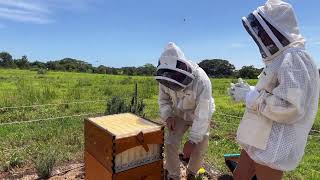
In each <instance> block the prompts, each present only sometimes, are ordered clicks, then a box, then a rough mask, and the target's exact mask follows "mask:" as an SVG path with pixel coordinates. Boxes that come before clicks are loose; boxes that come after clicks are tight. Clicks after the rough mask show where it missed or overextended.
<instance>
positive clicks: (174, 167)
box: [165, 119, 189, 180]
mask: <svg viewBox="0 0 320 180" xmlns="http://www.w3.org/2000/svg"><path fill="white" fill-rule="evenodd" d="M188 127H189V126H188V125H187V124H186V123H185V121H183V120H180V119H176V126H175V130H174V131H169V133H168V136H167V137H166V141H165V152H166V154H165V159H166V164H165V169H166V170H167V171H168V173H169V174H168V175H169V177H170V178H172V179H178V180H179V179H180V159H179V146H180V143H181V140H182V137H183V135H184V133H185V132H186V130H187V129H188ZM168 179H169V178H168Z"/></svg>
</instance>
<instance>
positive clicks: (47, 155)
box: [34, 148, 57, 179]
mask: <svg viewBox="0 0 320 180" xmlns="http://www.w3.org/2000/svg"><path fill="white" fill-rule="evenodd" d="M56 156H57V153H56V152H55V151H54V150H51V149H49V148H48V149H46V150H45V151H44V152H42V153H39V154H38V156H37V157H36V159H35V161H34V164H35V168H36V170H37V174H38V177H39V178H40V179H47V178H49V177H50V176H51V174H52V170H53V167H54V165H55V163H56V160H57V157H56Z"/></svg>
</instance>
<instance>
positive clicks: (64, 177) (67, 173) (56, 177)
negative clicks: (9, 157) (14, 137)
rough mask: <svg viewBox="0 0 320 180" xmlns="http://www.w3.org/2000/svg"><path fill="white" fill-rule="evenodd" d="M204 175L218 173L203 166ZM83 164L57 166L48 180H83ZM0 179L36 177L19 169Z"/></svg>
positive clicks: (0, 174) (29, 179)
mask: <svg viewBox="0 0 320 180" xmlns="http://www.w3.org/2000/svg"><path fill="white" fill-rule="evenodd" d="M180 168H181V172H182V179H181V180H186V167H185V165H184V164H183V163H181V165H180ZM203 168H205V169H206V173H205V175H204V177H203V179H204V180H208V179H217V177H218V176H219V174H220V173H219V172H218V171H217V170H215V169H214V168H213V167H211V166H209V165H208V164H203ZM84 176H85V173H84V163H83V162H74V163H70V164H66V165H61V166H57V167H56V168H54V170H53V175H52V176H51V177H50V178H49V179H50V180H71V179H84ZM0 179H8V180H11V179H20V180H35V179H38V176H37V174H36V172H35V170H34V169H32V168H19V169H15V170H11V171H9V172H0Z"/></svg>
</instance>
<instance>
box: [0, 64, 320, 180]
mask: <svg viewBox="0 0 320 180" xmlns="http://www.w3.org/2000/svg"><path fill="white" fill-rule="evenodd" d="M230 82H231V79H212V84H213V94H214V98H215V101H216V107H217V113H216V114H215V115H214V117H213V121H214V123H213V124H214V126H213V128H212V130H211V135H210V145H209V150H208V153H207V155H206V162H208V163H209V164H211V165H212V166H214V167H215V168H217V169H219V170H220V171H221V172H227V170H226V169H225V166H224V162H223V161H224V160H223V154H224V153H238V152H239V146H238V145H237V143H236V142H235V132H236V130H237V127H238V124H239V121H240V119H239V118H238V117H241V115H242V113H243V111H244V106H243V104H237V103H234V102H232V101H231V100H230V98H229V97H228V96H227V93H226V89H227V87H228V86H229V84H230ZM249 82H250V83H252V84H254V83H255V80H250V81H249ZM135 83H138V94H139V98H142V99H144V102H145V103H146V110H145V113H146V116H147V117H148V118H151V119H159V114H158V104H157V93H158V86H157V83H156V81H155V80H154V79H153V78H152V77H127V76H112V75H97V74H82V73H62V72H49V73H48V74H45V75H38V74H37V72H35V71H22V70H4V69H0V107H4V108H0V123H2V125H0V171H6V170H8V169H9V168H14V167H18V166H20V167H22V166H29V165H31V166H36V165H37V162H39V160H41V158H44V157H47V156H52V157H54V160H55V162H56V164H57V165H59V164H62V163H66V162H68V161H73V160H81V159H82V157H83V141H84V140H83V139H84V138H83V116H82V115H84V114H91V113H93V114H94V113H104V111H105V109H106V100H107V99H108V98H110V97H112V96H121V97H127V98H128V100H129V99H130V97H131V95H132V94H133V91H134V84H135ZM70 102H76V103H71V104H70ZM43 104H47V105H43ZM34 105H41V106H34ZM23 106H24V107H23ZM65 116H66V117H65ZM70 116H72V117H70ZM75 116H79V117H75ZM56 117H61V118H60V119H55V118H56ZM48 118H49V120H48V121H39V122H33V123H24V124H3V123H10V122H17V121H29V120H43V119H48ZM50 118H52V120H50ZM313 129H314V130H316V131H320V115H318V116H317V119H316V123H315V125H314V127H313ZM319 136H320V134H319V133H317V132H314V133H313V134H312V136H310V137H309V141H308V146H307V149H306V155H305V156H304V159H303V161H302V163H301V164H300V166H299V168H298V169H297V170H295V171H294V172H290V173H287V174H286V176H285V178H287V179H320V137H319Z"/></svg>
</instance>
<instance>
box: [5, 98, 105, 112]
mask: <svg viewBox="0 0 320 180" xmlns="http://www.w3.org/2000/svg"><path fill="white" fill-rule="evenodd" d="M96 102H107V100H91V101H74V102H67V103H52V104H35V105H23V106H7V107H0V110H5V109H24V108H36V107H46V106H60V105H69V104H85V103H96Z"/></svg>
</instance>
